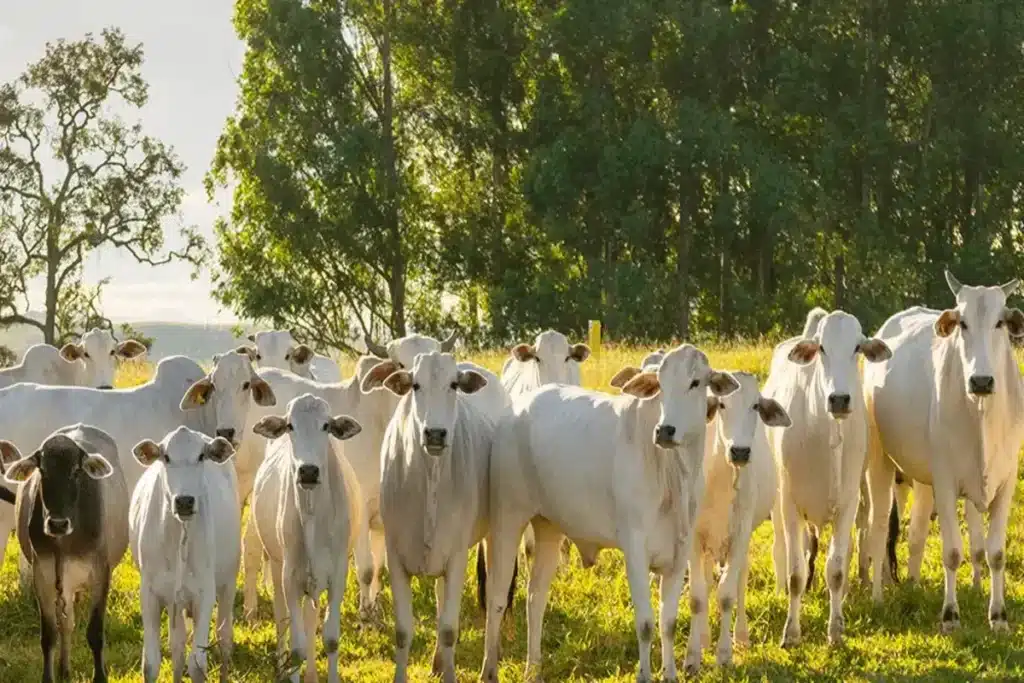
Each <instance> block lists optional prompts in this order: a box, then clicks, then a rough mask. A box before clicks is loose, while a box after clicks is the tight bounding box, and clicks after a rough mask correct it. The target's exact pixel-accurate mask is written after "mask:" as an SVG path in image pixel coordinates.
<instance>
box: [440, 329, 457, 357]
mask: <svg viewBox="0 0 1024 683" xmlns="http://www.w3.org/2000/svg"><path fill="white" fill-rule="evenodd" d="M458 335H459V331H458V330H452V333H451V334H449V335H448V338H447V339H445V340H444V341H443V342H441V353H448V352H449V351H451V350H452V349H453V348H455V338H456V337H457V336H458Z"/></svg>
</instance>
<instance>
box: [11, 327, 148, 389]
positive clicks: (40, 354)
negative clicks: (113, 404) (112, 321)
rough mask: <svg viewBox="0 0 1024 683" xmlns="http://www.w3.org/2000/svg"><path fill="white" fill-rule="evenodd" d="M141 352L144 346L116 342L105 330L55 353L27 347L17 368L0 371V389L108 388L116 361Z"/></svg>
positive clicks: (45, 348) (44, 347) (95, 330)
mask: <svg viewBox="0 0 1024 683" xmlns="http://www.w3.org/2000/svg"><path fill="white" fill-rule="evenodd" d="M145 353H146V347H145V346H143V345H142V344H141V343H140V342H137V341H135V340H134V339H126V340H125V341H123V342H120V343H118V342H117V341H116V340H115V339H114V337H113V335H111V334H110V332H109V331H108V330H101V329H99V328H93V329H91V330H89V331H88V332H86V333H85V334H84V335H82V338H81V340H80V341H78V342H75V343H68V344H65V345H64V346H63V347H61V349H60V350H59V351H58V350H57V348H56V347H54V346H50V345H49V344H34V345H32V346H30V347H28V349H26V350H25V354H24V356H22V359H21V362H20V363H19V364H18V365H15V366H14V367H10V368H4V369H3V370H0V388H3V387H8V386H10V385H12V384H17V383H18V382H34V383H36V384H48V385H54V386H76V387H93V388H96V389H110V388H111V387H113V386H114V377H115V375H116V374H117V367H118V361H119V360H128V359H132V358H142V356H143V355H144V354H145Z"/></svg>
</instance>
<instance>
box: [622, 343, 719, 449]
mask: <svg viewBox="0 0 1024 683" xmlns="http://www.w3.org/2000/svg"><path fill="white" fill-rule="evenodd" d="M634 370H637V369H636V368H630V369H627V370H625V371H623V372H628V373H629V374H630V375H631V376H630V378H629V379H628V380H624V378H622V377H619V376H617V377H616V378H613V380H612V381H613V382H619V383H620V384H621V386H622V393H624V394H630V395H631V396H636V397H637V398H640V399H643V400H648V399H653V398H654V397H656V396H660V397H661V408H660V410H661V417H660V419H659V421H658V424H657V426H656V427H655V428H654V443H655V445H657V446H658V447H659V448H666V449H668V448H678V447H679V446H682V445H683V444H684V443H685V442H687V441H691V440H692V439H694V438H703V436H704V425H705V422H706V421H707V414H708V398H707V397H708V392H710V393H711V395H712V396H727V395H729V394H731V393H732V392H733V391H735V390H736V389H737V388H738V387H739V383H738V382H737V381H736V379H735V378H734V377H733V376H732V375H731V374H730V373H728V372H721V371H718V370H713V369H712V368H711V365H710V364H709V362H708V357H707V355H705V354H704V352H703V351H701V350H700V349H698V348H697V347H695V346H692V345H690V344H683V345H682V346H679V347H676V348H674V349H672V350H671V351H669V352H668V353H666V354H665V355H664V357H663V358H662V359H661V363H660V364H659V365H658V366H657V368H650V367H649V368H647V369H645V370H640V371H638V372H633V371H634ZM620 374H621V372H620Z"/></svg>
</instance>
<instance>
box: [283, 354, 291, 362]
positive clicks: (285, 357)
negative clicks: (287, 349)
mask: <svg viewBox="0 0 1024 683" xmlns="http://www.w3.org/2000/svg"><path fill="white" fill-rule="evenodd" d="M284 359H285V360H291V359H292V354H290V353H286V354H284Z"/></svg>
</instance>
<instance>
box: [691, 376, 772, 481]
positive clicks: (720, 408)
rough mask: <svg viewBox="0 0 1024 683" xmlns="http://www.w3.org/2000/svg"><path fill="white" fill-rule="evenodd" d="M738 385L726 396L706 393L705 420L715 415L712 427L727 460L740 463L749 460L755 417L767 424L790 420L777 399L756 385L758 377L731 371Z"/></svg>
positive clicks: (743, 463) (754, 431)
mask: <svg viewBox="0 0 1024 683" xmlns="http://www.w3.org/2000/svg"><path fill="white" fill-rule="evenodd" d="M731 374H732V376H733V377H735V378H736V381H737V382H739V385H740V387H739V389H737V390H736V391H734V392H732V393H731V394H729V395H728V396H722V397H719V396H708V399H707V400H708V412H707V418H708V420H712V419H714V417H715V415H716V414H717V415H718V422H717V423H715V425H716V426H715V429H716V430H717V432H718V438H719V439H720V440H721V442H722V443H723V444H725V447H726V449H727V453H728V456H729V462H730V463H732V464H733V465H735V466H736V467H743V466H744V465H746V464H747V463H748V462H750V453H751V449H752V448H753V445H754V434H755V433H756V431H757V421H758V420H761V421H762V422H764V423H765V424H766V425H767V426H769V427H789V426H790V425H791V424H792V422H791V421H790V419H789V414H788V413H786V409H785V408H783V407H782V406H781V405H779V403H778V401H776V400H775V399H771V398H765V397H763V396H762V395H761V390H760V389H758V386H757V378H756V377H754V375H752V374H750V373H749V372H733V373H731Z"/></svg>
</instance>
